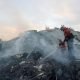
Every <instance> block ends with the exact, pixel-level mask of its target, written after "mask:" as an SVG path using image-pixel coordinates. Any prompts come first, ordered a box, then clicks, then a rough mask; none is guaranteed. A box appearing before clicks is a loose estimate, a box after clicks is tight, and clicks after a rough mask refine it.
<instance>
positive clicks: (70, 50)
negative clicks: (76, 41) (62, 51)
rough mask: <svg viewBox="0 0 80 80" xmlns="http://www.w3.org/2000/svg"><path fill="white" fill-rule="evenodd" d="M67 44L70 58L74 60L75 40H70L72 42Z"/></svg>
mask: <svg viewBox="0 0 80 80" xmlns="http://www.w3.org/2000/svg"><path fill="white" fill-rule="evenodd" d="M67 44H68V52H69V58H70V59H71V60H73V59H74V55H73V50H74V48H73V39H70V40H69V41H68V42H67Z"/></svg>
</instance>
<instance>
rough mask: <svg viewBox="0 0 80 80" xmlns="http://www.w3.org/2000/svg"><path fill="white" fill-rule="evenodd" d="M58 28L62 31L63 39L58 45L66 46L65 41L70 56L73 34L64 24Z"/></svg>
mask: <svg viewBox="0 0 80 80" xmlns="http://www.w3.org/2000/svg"><path fill="white" fill-rule="evenodd" d="M60 30H61V31H63V32H64V37H65V39H64V41H62V42H61V43H60V44H59V45H60V46H61V45H62V46H63V47H66V44H65V43H67V47H68V52H69V56H70V57H72V51H73V39H74V35H73V33H72V32H71V29H70V28H67V27H65V26H64V25H62V26H61V28H60Z"/></svg>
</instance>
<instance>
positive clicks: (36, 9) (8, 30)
mask: <svg viewBox="0 0 80 80" xmlns="http://www.w3.org/2000/svg"><path fill="white" fill-rule="evenodd" d="M63 24H64V25H65V26H67V27H72V28H73V29H75V30H77V31H80V0H0V38H2V39H3V40H10V39H12V38H14V37H17V36H18V35H20V34H21V33H22V32H24V31H28V30H34V29H37V30H44V29H45V27H46V26H48V27H50V28H54V27H60V25H63Z"/></svg>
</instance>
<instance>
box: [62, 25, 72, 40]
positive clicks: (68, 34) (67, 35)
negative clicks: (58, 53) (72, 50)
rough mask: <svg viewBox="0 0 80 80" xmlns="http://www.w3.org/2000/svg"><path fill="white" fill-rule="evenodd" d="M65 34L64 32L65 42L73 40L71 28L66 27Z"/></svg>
mask: <svg viewBox="0 0 80 80" xmlns="http://www.w3.org/2000/svg"><path fill="white" fill-rule="evenodd" d="M63 32H64V36H65V41H67V40H69V39H71V38H73V34H72V33H71V30H70V28H66V27H65V28H64V30H63Z"/></svg>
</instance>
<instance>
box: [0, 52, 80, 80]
mask: <svg viewBox="0 0 80 80" xmlns="http://www.w3.org/2000/svg"><path fill="white" fill-rule="evenodd" d="M27 56H28V54H27V53H23V54H18V55H15V56H11V57H8V58H2V59H1V60H0V80H80V62H79V61H75V62H72V63H71V64H69V65H63V64H61V63H58V62H56V61H55V60H53V59H46V60H45V61H44V62H40V61H41V59H42V58H43V56H42V54H41V53H40V52H38V51H37V52H32V54H31V55H30V56H29V57H27Z"/></svg>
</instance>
